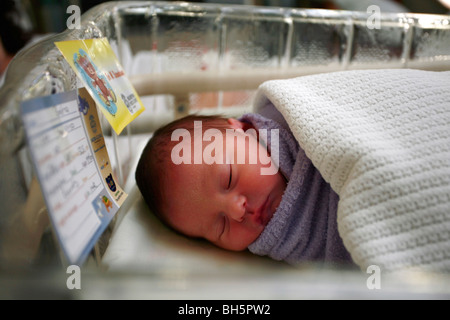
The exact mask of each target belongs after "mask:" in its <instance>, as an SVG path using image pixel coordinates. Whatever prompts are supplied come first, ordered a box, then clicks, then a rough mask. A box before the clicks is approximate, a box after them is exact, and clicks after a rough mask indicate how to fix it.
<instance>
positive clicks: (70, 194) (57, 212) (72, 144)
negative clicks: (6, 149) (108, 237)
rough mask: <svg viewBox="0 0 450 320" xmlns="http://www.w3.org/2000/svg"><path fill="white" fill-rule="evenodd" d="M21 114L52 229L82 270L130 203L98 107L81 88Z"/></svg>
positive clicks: (39, 101)
mask: <svg viewBox="0 0 450 320" xmlns="http://www.w3.org/2000/svg"><path fill="white" fill-rule="evenodd" d="M21 113H22V119H23V123H24V127H25V132H26V136H27V141H28V146H29V149H30V154H31V157H32V160H33V163H34V166H35V170H36V173H37V176H38V180H39V183H40V185H41V189H42V193H43V195H44V199H45V201H46V205H47V209H48V212H49V216H50V220H51V222H52V226H53V228H54V230H55V233H56V235H57V237H58V240H59V242H60V245H61V247H62V250H63V252H64V254H65V256H66V258H67V260H68V261H69V263H70V264H76V265H81V264H83V263H84V261H85V260H86V258H87V257H88V255H89V253H90V252H91V250H92V248H93V247H94V245H95V243H96V242H97V240H98V238H99V237H100V236H101V234H102V233H103V231H104V230H105V229H106V228H107V226H108V224H109V223H110V221H111V219H112V218H113V217H114V215H115V214H116V212H117V210H118V209H119V207H120V206H121V205H122V203H123V201H124V200H125V199H126V197H127V194H126V193H125V192H124V191H123V190H122V189H121V188H120V186H119V185H118V184H117V183H116V180H115V178H114V174H113V170H112V167H111V164H110V160H109V156H108V152H107V149H106V145H105V141H104V137H103V134H102V130H101V127H100V122H99V119H98V114H97V109H96V104H95V102H94V101H93V99H92V98H91V96H90V94H89V93H88V92H87V91H86V90H85V89H84V88H81V89H80V90H79V91H78V90H74V91H70V92H64V93H59V94H54V95H50V96H45V97H40V98H36V99H32V100H28V101H24V102H23V103H22V104H21Z"/></svg>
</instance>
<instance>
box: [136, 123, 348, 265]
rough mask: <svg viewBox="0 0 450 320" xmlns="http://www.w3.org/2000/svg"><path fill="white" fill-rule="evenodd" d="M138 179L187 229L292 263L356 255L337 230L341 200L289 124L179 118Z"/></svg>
mask: <svg viewBox="0 0 450 320" xmlns="http://www.w3.org/2000/svg"><path fill="white" fill-rule="evenodd" d="M299 172H300V173H301V176H299ZM290 179H295V180H296V181H295V182H293V183H291V182H290ZM136 182H137V185H138V187H139V189H140V191H141V193H142V195H143V197H144V199H145V201H146V202H147V204H148V205H149V207H150V209H151V210H152V212H154V213H155V214H156V215H157V216H158V217H159V218H160V219H161V220H162V221H163V222H165V223H166V224H167V225H168V226H170V227H171V228H173V229H174V230H176V231H178V232H179V233H181V234H184V235H187V236H190V237H195V238H204V239H206V240H208V241H210V242H211V243H213V244H215V245H216V246H218V247H221V248H224V249H227V250H233V251H242V250H246V249H249V250H250V251H252V252H253V253H255V254H259V255H268V256H270V257H272V258H273V259H276V260H285V261H287V262H289V263H292V264H296V263H299V262H301V261H306V260H315V261H317V260H321V261H324V260H325V261H336V260H337V261H349V260H351V259H350V258H349V255H348V252H347V251H346V250H345V248H344V247H343V245H342V240H341V239H340V238H339V236H338V235H337V227H336V210H337V209H336V208H337V200H338V197H337V195H336V194H334V193H332V190H331V188H330V187H329V185H328V184H327V183H326V182H325V181H323V179H322V178H321V176H320V174H318V171H317V170H315V168H314V167H313V166H312V164H311V163H310V161H309V160H308V159H307V158H306V156H305V155H304V153H303V151H302V150H301V149H300V148H299V146H298V143H297V142H296V141H295V139H294V138H293V136H292V133H291V132H290V130H289V128H288V127H287V125H286V124H285V123H283V122H282V121H275V120H273V119H270V118H266V117H264V116H262V115H260V114H247V115H244V116H243V117H242V118H240V119H239V120H238V119H228V118H223V117H220V116H198V115H190V116H187V117H185V118H182V119H179V120H176V121H174V122H171V123H169V124H168V125H166V126H164V127H162V128H160V129H158V130H157V131H156V132H155V133H154V135H153V137H152V138H151V139H150V141H149V142H148V144H147V146H146V147H145V149H144V150H143V152H142V155H141V158H140V160H139V163H138V166H137V170H136ZM300 182H301V184H302V185H301V186H300V188H299V183H300ZM331 193H332V194H331ZM330 195H331V196H330ZM329 216H331V217H332V218H331V219H329Z"/></svg>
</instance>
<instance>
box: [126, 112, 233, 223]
mask: <svg viewBox="0 0 450 320" xmlns="http://www.w3.org/2000/svg"><path fill="white" fill-rule="evenodd" d="M227 120H228V119H227V118H225V117H222V116H220V115H196V114H193V115H188V116H186V117H183V118H180V119H178V120H175V121H172V122H170V123H168V124H166V125H164V126H163V127H161V128H159V129H158V130H156V131H155V133H154V134H153V135H152V137H151V138H150V140H149V141H148V143H147V145H146V146H145V148H144V150H143V151H142V154H141V157H140V159H139V162H138V165H137V168H136V172H135V178H136V183H137V186H138V188H139V190H140V191H141V194H142V196H143V197H144V199H145V202H146V203H147V205H148V206H149V208H150V210H151V211H152V212H153V213H154V214H155V215H156V216H158V217H159V218H160V219H161V220H162V221H163V222H165V223H166V224H168V221H167V217H166V213H165V212H163V208H164V201H165V199H164V194H163V189H164V187H163V183H164V179H163V178H164V176H167V172H168V170H170V166H169V165H168V164H169V162H170V161H171V151H172V148H173V146H174V145H175V144H176V143H178V142H177V141H172V139H171V137H172V133H173V131H174V130H176V129H180V128H183V129H186V130H188V131H189V132H190V133H191V136H192V135H193V133H194V121H201V122H202V130H203V132H204V131H205V130H207V129H211V128H216V129H219V130H226V129H229V128H231V126H230V124H229V123H228V121H227ZM175 201H176V200H175Z"/></svg>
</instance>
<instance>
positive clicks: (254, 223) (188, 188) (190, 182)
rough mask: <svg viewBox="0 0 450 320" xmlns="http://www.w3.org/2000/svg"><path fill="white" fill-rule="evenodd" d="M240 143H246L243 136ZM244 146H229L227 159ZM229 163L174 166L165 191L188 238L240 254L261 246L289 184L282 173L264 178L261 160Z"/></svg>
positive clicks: (171, 216) (171, 214) (172, 220)
mask: <svg viewBox="0 0 450 320" xmlns="http://www.w3.org/2000/svg"><path fill="white" fill-rule="evenodd" d="M237 139H238V140H239V139H245V138H244V134H243V133H242V134H238V137H237ZM238 145H239V144H238V143H234V144H231V145H230V144H225V146H224V148H223V149H224V150H223V153H224V154H223V157H224V158H225V157H227V156H228V157H231V156H230V155H233V154H234V155H235V156H236V155H237V151H238V150H237V147H238ZM228 162H232V163H228V164H227V163H224V164H218V163H213V164H204V163H203V164H179V165H172V166H171V170H169V173H168V174H167V176H166V179H167V180H166V181H167V183H166V184H165V185H166V186H168V187H167V188H165V198H166V199H169V201H167V212H168V219H169V222H170V223H171V224H172V225H173V226H174V227H175V229H177V230H178V231H180V232H181V233H183V234H186V235H188V236H193V237H201V238H205V239H207V240H209V241H210V242H212V243H214V244H215V245H217V246H219V247H221V248H224V249H228V250H235V251H240V250H244V249H246V248H247V247H248V246H249V245H250V244H251V243H252V242H253V241H255V240H256V239H257V238H258V236H259V235H260V234H261V232H262V231H263V230H264V227H265V226H266V225H267V223H268V222H269V220H270V219H271V218H272V215H273V214H274V212H275V210H276V209H277V207H278V206H279V204H280V202H281V197H282V195H283V193H284V190H285V189H286V182H285V179H284V177H283V176H282V174H281V173H280V172H279V171H278V172H277V173H276V174H272V175H262V174H261V168H263V167H266V168H267V167H269V165H263V164H262V163H261V161H260V159H259V157H258V160H257V163H256V164H254V163H253V164H250V161H249V159H248V152H246V161H245V162H244V163H242V161H240V162H239V163H238V161H228Z"/></svg>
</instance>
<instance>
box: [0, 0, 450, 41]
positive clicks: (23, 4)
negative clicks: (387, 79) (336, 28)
mask: <svg viewBox="0 0 450 320" xmlns="http://www.w3.org/2000/svg"><path fill="white" fill-rule="evenodd" d="M102 2H105V1H101V0H2V1H1V4H0V6H1V7H2V8H1V9H2V10H1V14H2V15H8V16H12V14H11V10H12V9H11V7H13V6H15V7H16V8H15V9H14V10H17V12H19V13H20V16H21V17H25V16H28V17H29V18H28V19H27V20H28V21H27V22H25V24H27V25H28V26H29V27H32V29H33V31H34V32H36V33H52V32H61V31H63V30H64V29H65V28H66V20H67V18H68V17H69V14H68V13H66V9H67V7H68V6H69V5H77V6H79V8H80V9H81V13H84V12H85V11H87V10H89V9H90V8H91V7H93V6H96V5H98V4H100V3H102ZM188 2H204V3H223V4H245V5H259V6H277V7H293V8H326V9H343V10H355V11H366V9H367V7H368V6H370V5H372V4H373V5H378V6H379V7H380V9H381V11H382V12H383V11H384V12H415V13H434V14H448V13H449V11H450V9H449V7H447V6H446V5H445V3H447V4H448V3H450V0H426V1H423V0H334V1H329V0H226V1H225V0H223V1H221V0H204V1H196V0H193V1H188ZM8 7H9V8H8ZM4 9H7V10H4ZM2 20H3V19H2ZM2 29H3V28H2Z"/></svg>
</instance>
